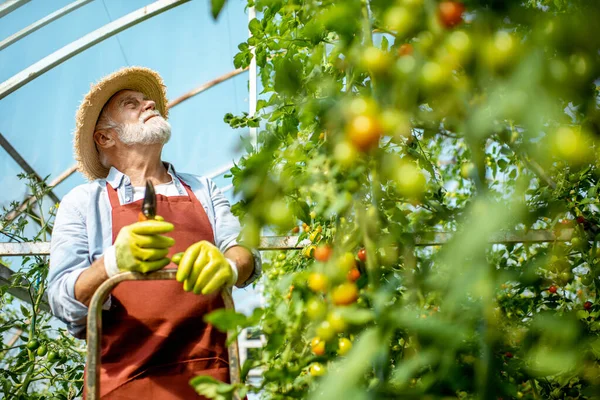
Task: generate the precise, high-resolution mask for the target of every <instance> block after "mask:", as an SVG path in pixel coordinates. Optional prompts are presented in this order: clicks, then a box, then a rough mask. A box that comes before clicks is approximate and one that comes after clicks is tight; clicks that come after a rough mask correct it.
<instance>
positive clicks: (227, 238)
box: [209, 180, 262, 287]
mask: <svg viewBox="0 0 600 400" xmlns="http://www.w3.org/2000/svg"><path fill="white" fill-rule="evenodd" d="M209 187H210V197H211V201H212V205H213V208H214V213H215V223H214V226H215V244H216V245H217V247H218V248H219V250H221V252H223V253H224V252H225V251H226V250H227V249H229V248H230V247H233V246H243V245H242V244H240V243H238V236H239V234H240V231H241V229H242V228H241V226H240V222H239V221H238V219H237V218H236V217H235V216H234V215H233V214H232V213H231V206H230V204H229V201H228V200H227V199H226V198H225V196H224V195H223V192H221V190H220V189H219V188H218V187H217V185H216V184H215V183H214V182H213V181H212V180H209ZM243 247H245V248H247V249H248V250H249V251H250V252H251V253H252V257H253V259H254V270H253V272H252V275H250V277H249V278H248V280H247V281H246V282H244V284H243V285H242V287H246V286H248V285H250V284H251V283H252V282H254V281H255V280H256V279H258V277H259V276H260V275H261V273H262V260H261V257H260V253H259V252H258V251H257V250H255V249H250V248H248V247H246V246H243Z"/></svg>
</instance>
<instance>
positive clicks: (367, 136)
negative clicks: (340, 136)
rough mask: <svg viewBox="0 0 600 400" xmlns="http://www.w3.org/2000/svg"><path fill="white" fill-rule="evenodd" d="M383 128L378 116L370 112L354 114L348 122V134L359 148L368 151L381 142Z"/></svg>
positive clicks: (353, 143)
mask: <svg viewBox="0 0 600 400" xmlns="http://www.w3.org/2000/svg"><path fill="white" fill-rule="evenodd" d="M382 134H383V129H382V127H381V124H380V123H379V121H378V120H377V118H376V117H375V116H373V115H370V114H359V115H356V116H354V117H353V118H352V119H351V120H350V123H349V124H348V127H347V130H346V135H347V137H348V139H349V140H350V142H351V143H352V145H353V146H354V147H356V148H357V149H358V150H361V151H367V150H369V149H370V148H371V147H373V146H375V145H377V144H378V143H379V137H380V136H381V135H382Z"/></svg>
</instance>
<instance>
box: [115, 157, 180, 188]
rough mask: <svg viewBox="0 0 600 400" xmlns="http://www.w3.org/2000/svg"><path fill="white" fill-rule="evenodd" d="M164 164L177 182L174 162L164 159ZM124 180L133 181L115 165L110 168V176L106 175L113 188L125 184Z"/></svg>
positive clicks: (127, 182)
mask: <svg viewBox="0 0 600 400" xmlns="http://www.w3.org/2000/svg"><path fill="white" fill-rule="evenodd" d="M163 164H164V165H165V167H167V173H168V174H169V175H170V176H171V179H173V181H174V182H177V179H176V177H177V172H175V167H173V164H171V163H168V162H166V161H163ZM124 180H125V182H126V184H129V183H131V181H130V180H129V177H128V176H127V175H125V174H124V173H122V172H121V171H119V170H118V169H116V168H115V167H110V170H109V171H108V176H107V177H106V182H107V183H108V184H109V185H110V186H112V187H113V189H118V188H119V187H120V186H121V185H122V184H123V181H124Z"/></svg>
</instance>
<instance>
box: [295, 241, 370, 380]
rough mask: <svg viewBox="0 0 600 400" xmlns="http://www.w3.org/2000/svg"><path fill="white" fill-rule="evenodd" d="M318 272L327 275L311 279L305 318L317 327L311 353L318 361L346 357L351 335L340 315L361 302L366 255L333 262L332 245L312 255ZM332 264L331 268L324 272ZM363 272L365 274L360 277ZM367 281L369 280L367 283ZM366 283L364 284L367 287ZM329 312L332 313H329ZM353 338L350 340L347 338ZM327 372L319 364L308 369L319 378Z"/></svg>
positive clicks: (360, 253)
mask: <svg viewBox="0 0 600 400" xmlns="http://www.w3.org/2000/svg"><path fill="white" fill-rule="evenodd" d="M313 257H314V260H315V261H316V262H317V266H316V267H317V269H319V268H320V267H322V268H320V269H321V271H327V272H329V273H325V272H312V273H310V275H309V276H308V282H307V285H308V288H309V289H310V290H311V291H312V293H313V294H312V296H311V297H310V298H309V300H308V301H307V304H306V314H307V316H308V317H309V319H310V320H311V321H312V323H313V325H314V326H315V329H314V332H315V336H314V337H313V338H312V339H311V340H310V348H311V351H312V353H313V354H314V355H315V356H318V357H325V356H326V355H327V354H328V349H329V350H330V352H329V353H330V354H336V355H339V356H344V355H346V354H347V353H348V352H349V351H350V349H351V348H352V340H351V338H352V335H348V334H347V331H348V323H347V321H346V320H345V318H344V315H343V313H342V312H340V311H341V308H342V307H345V306H349V305H352V304H354V303H356V302H357V300H358V299H359V291H360V289H359V285H358V284H357V281H358V280H359V279H361V277H362V276H364V273H365V272H364V267H363V265H364V262H365V261H366V252H365V249H364V248H361V249H359V250H358V252H357V253H356V256H355V255H354V254H352V253H350V252H344V253H343V254H341V255H339V256H336V257H335V258H334V249H333V248H332V247H331V246H329V245H320V246H318V247H316V249H315V250H314V254H313ZM326 263H329V268H325V265H326ZM361 270H362V273H361ZM365 280H366V279H365ZM365 280H361V282H362V284H364V282H365ZM328 308H329V309H330V311H328ZM348 336H350V337H348ZM325 370H326V368H325V367H324V366H323V365H322V364H321V363H320V362H313V363H312V364H311V365H310V367H309V372H310V374H311V375H312V376H320V375H323V374H324V373H325Z"/></svg>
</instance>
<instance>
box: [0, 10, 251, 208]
mask: <svg viewBox="0 0 600 400" xmlns="http://www.w3.org/2000/svg"><path fill="white" fill-rule="evenodd" d="M71 1H72V0H52V1H48V0H32V1H30V2H29V3H27V4H25V5H24V6H22V7H20V8H18V9H17V10H15V11H13V12H12V13H10V14H8V15H7V16H5V17H3V18H0V40H2V39H4V38H6V37H8V36H10V35H11V34H13V33H15V32H17V31H19V30H20V29H22V28H24V27H26V26H28V25H29V24H31V23H33V22H35V21H37V20H38V19H40V18H42V17H44V16H46V15H48V14H50V13H51V12H53V11H55V10H57V9H59V8H62V7H63V6H65V5H67V4H69V3H70V2H71ZM0 3H2V2H1V1H0ZM151 3H152V1H151V0H127V1H123V0H95V1H92V2H91V3H89V4H87V5H85V6H83V7H81V8H79V9H77V10H76V11H74V12H72V13H70V14H68V15H67V16H64V17H62V18H60V19H59V20H57V21H54V22H52V23H51V24H49V25H47V26H46V27H44V28H42V29H40V30H38V31H37V32H34V33H33V34H31V35H29V36H28V37H26V38H24V39H22V40H20V41H19V42H17V43H15V44H13V45H11V46H9V47H8V48H6V49H4V50H2V51H0V82H3V81H5V80H7V79H9V78H10V77H12V76H13V75H15V74H17V73H18V72H20V71H21V70H23V69H25V68H27V67H28V66H30V65H32V64H34V63H35V62H37V61H39V60H41V59H42V58H44V57H46V56H48V55H50V54H51V53H52V52H54V51H56V50H58V49H60V48H62V47H63V46H65V45H67V44H69V43H71V42H72V41H74V40H76V39H78V38H80V37H82V36H84V35H85V34H87V33H89V32H92V31H94V30H95V29H98V28H100V27H102V26H104V25H105V24H107V23H109V22H110V21H113V20H115V19H118V18H120V17H122V16H124V15H126V14H128V13H130V12H132V11H135V10H137V9H139V8H142V7H144V6H146V5H148V4H151ZM209 4H210V2H209V1H208V0H193V1H190V2H188V3H185V4H183V5H180V6H178V7H175V8H173V9H171V10H169V11H166V12H164V13H163V14H160V15H158V16H155V17H153V18H151V19H149V20H146V21H144V22H142V23H140V24H138V25H136V26H134V27H132V28H129V29H127V30H125V31H124V32H121V33H120V34H118V35H116V36H113V37H111V38H109V39H107V40H105V41H104V42H101V43H99V44H97V45H96V46H94V47H92V48H90V49H88V50H86V51H84V52H83V53H81V54H78V55H77V56H75V57H73V58H71V59H70V60H68V61H66V62H64V63H63V64H61V65H59V66H57V67H55V68H54V69H52V70H50V71H48V72H46V73H45V74H43V75H41V76H40V77H38V78H36V79H34V80H33V81H32V82H30V83H28V84H26V85H25V86H23V87H22V88H20V89H19V90H17V91H16V92H14V93H12V94H10V95H8V96H7V97H5V98H3V99H1V100H0V132H1V133H2V134H3V135H4V136H5V137H6V138H7V139H8V140H9V141H10V142H11V144H12V145H13V146H14V147H15V148H16V150H17V151H18V152H19V153H20V154H21V155H22V156H23V158H25V160H27V161H28V162H29V163H30V165H31V166H32V167H33V168H34V169H35V170H36V171H37V172H38V173H39V174H40V175H42V176H46V175H50V178H49V181H51V180H52V179H53V178H54V177H56V176H58V175H59V174H60V173H61V172H62V171H64V170H65V169H67V168H68V167H69V166H71V165H73V164H74V159H73V151H72V132H73V129H74V126H75V122H74V115H75V111H76V109H77V107H78V105H79V103H80V101H81V99H82V98H83V96H84V94H85V93H86V92H87V91H88V89H89V87H90V84H91V83H92V82H95V81H97V80H99V79H100V78H101V77H103V76H104V75H106V74H109V73H110V72H112V71H115V70H117V69H119V68H120V67H123V66H127V65H141V66H146V67H150V68H153V69H155V70H156V71H158V72H159V73H160V74H161V75H162V77H163V79H164V81H165V83H166V85H167V93H168V97H169V99H174V98H176V97H178V96H180V95H182V94H184V93H185V92H187V91H189V90H191V89H193V88H195V87H197V86H199V85H201V84H202V83H204V82H206V81H209V80H211V79H213V78H216V77H218V76H220V75H222V74H224V73H226V72H229V71H231V70H233V69H234V67H233V61H232V60H233V56H234V55H235V54H236V52H237V45H238V44H239V43H240V42H242V41H244V40H246V38H247V35H248V32H247V25H248V17H247V15H246V13H245V9H244V6H245V2H244V1H242V0H229V1H228V2H227V4H226V6H225V9H224V10H223V12H222V14H221V16H220V18H219V20H218V21H216V22H215V21H214V20H213V19H212V17H211V15H210V10H209ZM247 82H248V74H247V73H244V74H242V75H239V76H237V77H235V78H233V79H231V80H229V81H227V82H224V83H221V84H220V85H218V86H216V87H214V88H212V89H210V90H208V91H206V92H204V93H202V94H200V95H198V96H196V97H194V98H191V99H189V100H187V101H186V102H184V103H182V104H180V105H178V106H176V107H174V108H173V109H172V110H171V112H170V122H171V124H172V126H173V135H172V139H171V141H170V142H169V143H168V144H167V145H166V147H165V151H164V159H165V160H167V161H172V162H174V163H175V166H176V168H177V169H178V170H180V171H186V172H192V173H197V174H204V173H208V172H210V171H213V170H214V169H215V168H217V167H220V166H222V165H225V164H227V163H228V162H230V161H231V160H232V159H234V158H236V155H239V154H240V153H239V151H238V150H237V149H236V148H237V145H238V143H239V136H240V135H244V134H247V132H246V131H243V130H232V129H231V128H229V126H228V125H226V124H225V123H224V122H223V115H224V114H225V113H227V112H233V113H240V112H241V111H246V110H247V109H248V101H247V98H248V95H247ZM19 172H21V169H20V167H19V166H18V164H17V163H16V162H15V161H13V160H12V158H11V157H10V156H9V155H8V154H7V153H6V152H5V151H4V150H3V149H0V187H2V190H1V191H0V206H6V205H7V204H8V202H9V201H11V200H21V199H23V197H24V196H25V194H26V187H25V185H24V184H23V183H22V182H21V181H19V180H18V178H17V177H16V175H17V174H18V173H19ZM83 182H84V178H83V177H82V176H81V175H80V174H79V173H76V174H75V175H73V176H71V177H70V178H69V179H67V180H66V181H65V182H64V183H62V184H61V185H59V186H58V187H57V188H56V189H55V192H56V194H57V195H58V196H59V197H61V196H63V195H64V194H65V193H67V192H68V191H69V190H70V189H72V188H73V187H74V186H76V185H78V184H81V183H83ZM216 182H217V184H218V185H219V186H221V187H225V186H227V185H228V182H227V181H226V180H225V179H224V178H221V179H217V180H216ZM229 195H231V193H229Z"/></svg>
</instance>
